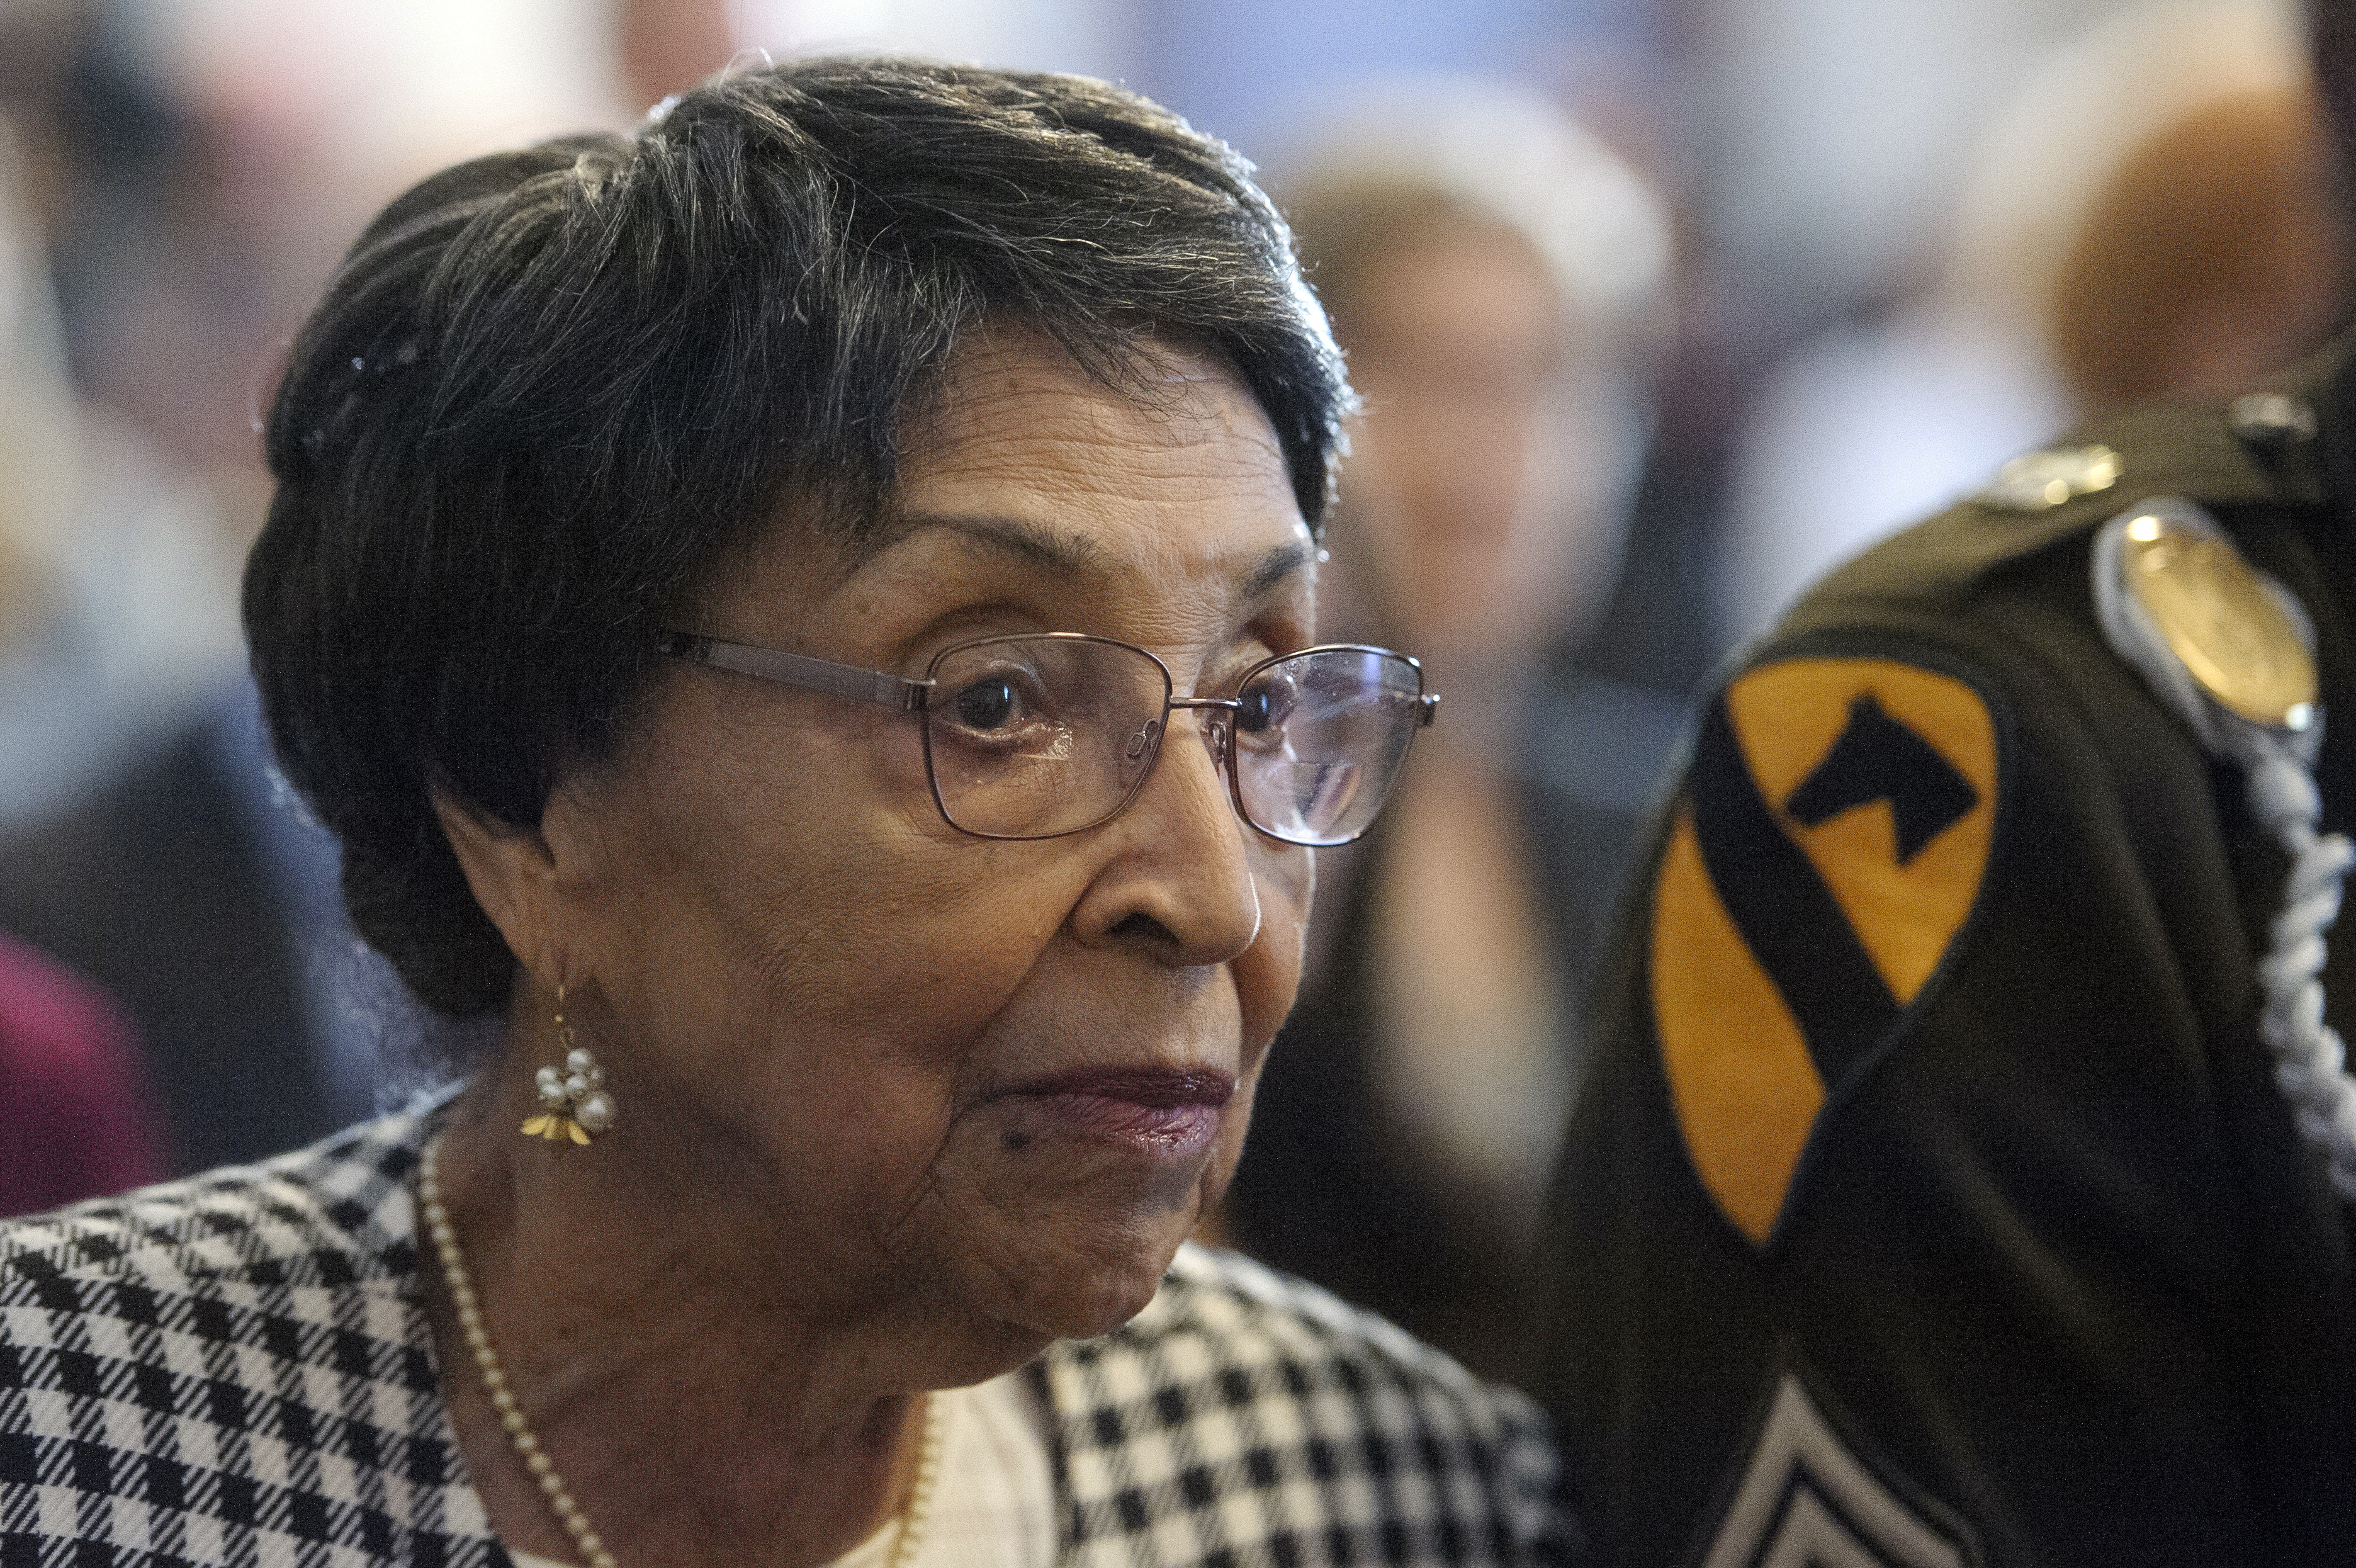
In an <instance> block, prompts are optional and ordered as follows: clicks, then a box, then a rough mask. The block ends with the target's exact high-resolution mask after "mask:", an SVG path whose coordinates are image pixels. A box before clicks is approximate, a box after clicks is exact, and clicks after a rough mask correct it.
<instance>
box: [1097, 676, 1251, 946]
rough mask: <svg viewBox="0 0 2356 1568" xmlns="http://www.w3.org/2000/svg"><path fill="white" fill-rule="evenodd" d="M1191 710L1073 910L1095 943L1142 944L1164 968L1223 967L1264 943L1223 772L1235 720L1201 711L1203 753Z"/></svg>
mask: <svg viewBox="0 0 2356 1568" xmlns="http://www.w3.org/2000/svg"><path fill="white" fill-rule="evenodd" d="M1185 714H1186V711H1185V710H1181V711H1180V712H1178V713H1173V714H1171V716H1170V727H1171V731H1172V732H1173V733H1169V734H1165V735H1164V736H1162V751H1161V755H1160V757H1157V758H1156V759H1155V762H1154V767H1153V771H1152V773H1151V775H1149V776H1148V777H1147V779H1146V780H1145V787H1144V788H1143V789H1141V790H1140V791H1139V792H1138V795H1137V798H1136V799H1135V800H1131V801H1130V804H1129V809H1128V810H1127V811H1123V812H1122V813H1121V814H1120V815H1119V817H1116V818H1115V819H1113V821H1112V822H1108V823H1107V824H1106V825H1105V828H1104V829H1103V832H1104V835H1105V836H1104V840H1103V843H1105V845H1106V849H1107V856H1106V859H1105V862H1104V864H1103V865H1102V867H1101V868H1100V869H1099V870H1098V874H1097V875H1096V878H1095V879H1094V880H1093V881H1092V882H1091V883H1090V884H1089V886H1088V890H1087V893H1086V894H1085V895H1083V896H1082V897H1081V899H1080V903H1079V906H1078V908H1076V909H1075V910H1074V911H1073V919H1074V922H1075V925H1076V929H1077V930H1078V934H1079V935H1080V937H1081V939H1082V940H1085V941H1089V942H1121V941H1133V942H1141V943H1143V944H1145V945H1146V946H1148V947H1149V948H1151V949H1152V950H1154V951H1155V953H1156V956H1157V957H1159V958H1160V959H1162V961H1165V962H1169V963H1173V964H1178V965H1186V966H1193V965H1207V964H1215V963H1224V962H1226V961H1227V960H1229V959H1232V958H1234V957H1236V956H1237V954H1238V953H1241V952H1242V951H1243V950H1245V949H1247V948H1248V947H1250V946H1251V944H1252V942H1253V940H1254V939H1256V938H1257V937H1258V935H1259V921H1260V908H1259V889H1258V885H1257V884H1256V883H1255V882H1254V881H1253V880H1252V872H1251V856H1250V849H1249V845H1248V842H1247V835H1248V834H1249V833H1250V832H1251V831H1252V830H1251V829H1250V827H1249V826H1248V825H1247V824H1246V823H1245V822H1244V821H1243V819H1242V818H1241V817H1239V816H1237V814H1236V810H1235V806H1234V803H1233V800H1232V799H1231V798H1230V796H1229V793H1228V789H1227V778H1226V770H1225V768H1224V767H1223V764H1224V762H1225V758H1226V746H1227V745H1228V738H1227V728H1228V715H1227V714H1225V713H1222V712H1219V711H1217V710H1207V711H1206V710H1201V709H1197V710H1193V712H1192V717H1193V720H1194V723H1195V724H1196V725H1198V726H1200V731H1201V737H1202V740H1203V743H1204V744H1203V745H1201V746H1190V745H1188V744H1186V737H1185V735H1184V733H1183V727H1182V725H1183V722H1184V715H1185Z"/></svg>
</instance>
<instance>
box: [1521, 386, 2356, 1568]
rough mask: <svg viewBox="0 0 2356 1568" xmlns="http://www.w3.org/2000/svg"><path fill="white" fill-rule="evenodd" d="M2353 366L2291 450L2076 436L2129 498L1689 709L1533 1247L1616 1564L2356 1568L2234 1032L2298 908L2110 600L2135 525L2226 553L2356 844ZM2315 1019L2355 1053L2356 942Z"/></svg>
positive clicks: (2011, 525) (2241, 434)
mask: <svg viewBox="0 0 2356 1568" xmlns="http://www.w3.org/2000/svg"><path fill="white" fill-rule="evenodd" d="M2345 362H2346V355H2345V354H2344V352H2340V351H2335V353H2334V354H2332V355H2330V356H2328V362H2326V363H2322V364H2319V366H2318V367H2316V368H2315V369H2314V371H2313V373H2312V374H2311V375H2308V376H2306V377H2304V378H2303V379H2301V380H2299V381H2296V382H2294V383H2286V384H2288V385H2293V386H2294V387H2295V389H2296V390H2297V392H2299V393H2300V395H2301V396H2302V397H2304V398H2305V399H2306V400H2307V403H2306V406H2308V407H2311V408H2312V409H2313V410H2314V411H2315V412H2316V413H2318V414H2319V426H2320V434H2319V435H2316V436H2314V437H2312V438H2309V437H2307V436H2304V435H2301V434H2300V433H2299V432H2298V431H2297V429H2296V428H2292V427H2290V426H2287V425H2286V424H2283V423H2282V422H2280V421H2277V422H2276V423H2275V424H2271V425H2265V426H2253V425H2252V424H2251V423H2250V421H2249V420H2248V418H2247V417H2246V410H2247V408H2248V406H2249V405H2248V404H2247V403H2246V402H2245V403H2241V404H2237V405H2234V406H2235V409H2236V410H2238V411H2241V412H2242V413H2243V417H2242V418H2241V419H2240V420H2239V421H2238V423H2237V420H2236V418H2235V417H2234V415H2233V413H2229V412H2228V410H2227V409H2225V408H2223V407H2218V408H2199V409H2174V410H2159V411H2151V412H2146V413H2138V414H2135V415H2131V416H2127V417H2125V418H2122V419H2120V420H2118V421H2115V422H2114V423H2112V424H2109V425H2107V426H2105V427H2104V428H2101V429H2098V430H2094V431H2092V432H2089V433H2085V434H2083V435H2081V436H2079V437H2077V438H2075V439H2076V440H2077V441H2078V442H2082V443H2102V444H2104V445H2106V446H2108V447H2110V448H2113V449H2115V453H2116V455H2117V456H2118V459H2119V461H2118V465H2117V466H2118V468H2119V470H2120V472H2119V477H2118V478H2116V480H2115V483H2113V484H2111V485H2110V486H2109V487H2108V488H2106V489H2103V490H2101V491H2100V492H2099V493H2094V494H2086V495H2081V496H2077V497H2075V498H2073V499H2063V500H2060V501H2059V502H2058V503H2057V504H2015V505H1994V504H1987V503H1985V502H1978V501H1975V502H1967V503H1965V504H1964V505H1961V506H1959V507H1957V508H1955V509H1954V510H1951V511H1949V512H1947V513H1945V514H1944V515H1943V516H1940V517H1938V518H1935V519H1933V520H1932V521H1929V522H1927V523H1924V524H1922V526H1920V527H1917V528H1915V529H1913V530H1912V531H1911V532H1907V533H1905V534H1902V535H1901V536H1899V537H1898V538H1896V539H1894V540H1892V541H1891V542H1889V543H1887V544H1885V545H1883V546H1881V547H1879V548H1878V549H1876V550H1874V551H1872V552H1870V553H1868V554H1866V555H1865V556H1863V557H1861V558H1860V559H1858V561H1856V562H1854V563H1852V564H1850V565H1848V566H1847V567H1846V568H1845V569H1844V570H1842V571H1841V572H1839V573H1838V574H1837V575H1835V576H1833V577H1832V578H1831V579H1829V580H1828V581H1827V582H1826V583H1825V584H1824V585H1821V586H1820V587H1819V588H1818V589H1817V590H1816V591H1815V593H1814V594H1813V595H1812V596H1810V597H1809V598H1808V599H1807V600H1805V601H1804V603H1803V604H1802V605H1801V606H1800V607H1799V608H1798V609H1796V610H1795V611H1794V613H1793V614H1792V615H1791V616H1790V617H1789V618H1788V619H1786V620H1785V621H1784V623H1783V625H1782V627H1781V628H1778V630H1777V631H1776V632H1775V633H1774V634H1773V635H1772V637H1770V638H1769V639H1767V640H1766V641H1765V642H1764V643H1763V644H1762V645H1761V646H1759V647H1757V648H1755V649H1753V650H1750V651H1749V652H1748V653H1747V654H1746V655H1745V656H1744V657H1743V659H1742V660H1741V661H1740V666H1739V667H1738V669H1737V671H1736V673H1735V675H1734V676H1733V677H1732V678H1731V679H1730V681H1729V682H1727V683H1726V685H1725V686H1724V687H1723V688H1722V689H1721V691H1720V693H1719V697H1718V699H1717V700H1716V701H1715V702H1714V703H1711V704H1709V705H1708V706H1707V707H1706V709H1705V712H1704V714H1703V716H1702V718H1701V719H1700V720H1699V721H1698V724H1697V732H1696V735H1695V736H1694V739H1693V742H1692V749H1691V753H1690V757H1689V761H1688V763H1687V768H1686V770H1685V774H1684V778H1683V781H1682V784H1681V786H1680V788H1679V789H1678V791H1677V793H1676V796H1675V797H1674V799H1673V800H1672V801H1671V803H1670V805H1669V807H1668V808H1667V810H1666V812H1665V816H1664V818H1663V820H1662V821H1661V822H1659V824H1658V825H1657V828H1656V832H1655V840H1654V844H1653V848H1652V852H1651V853H1652V859H1651V862H1650V866H1651V869H1650V871H1649V872H1648V873H1645V874H1642V875H1640V876H1639V877H1638V879H1637V882H1636V884H1635V886H1636V889H1637V891H1636V893H1635V896H1634V897H1633V899H1632V902H1631V905H1630V907H1628V908H1624V909H1623V910H1622V914H1621V918H1620V921H1619V925H1618V929H1617V931H1616V934H1615V937H1614V939H1613V943H1612V948H1611V950H1610V955H1609V957H1608V958H1607V960H1606V963H1605V967H1604V972H1603V973H1602V975H1601V978H1600V981H1599V990H1598V1001H1597V1004H1596V1007H1595V1010H1594V1013H1593V1016H1592V1018H1591V1023H1590V1027H1591V1030H1592V1036H1591V1037H1592V1039H1593V1041H1594V1050H1595V1053H1596V1057H1595V1060H1594V1066H1593V1068H1592V1069H1591V1073H1590V1078H1589V1079H1588V1081H1587V1083H1586V1085H1585V1087H1584V1089H1583V1091H1582V1093H1581V1096H1580V1101H1579V1103H1578V1109H1577V1111H1576V1112H1575V1115H1574V1120H1573V1124H1572V1126H1571V1129H1570V1133H1569V1143H1568V1146H1567V1153H1566V1157H1565V1163H1564V1165H1563V1168H1562V1172H1561V1176H1560V1178H1559V1186H1558V1191H1557V1196H1556V1200H1555V1206H1554V1210H1553V1213H1552V1216H1551V1219H1550V1221H1549V1229H1548V1240H1547V1262H1546V1272H1547V1276H1548V1280H1549V1290H1550V1292H1551V1300H1550V1302H1549V1304H1548V1305H1547V1318H1546V1322H1545V1345H1546V1349H1545V1357H1546V1364H1547V1372H1546V1386H1545V1388H1544V1393H1545V1395H1546V1397H1547V1402H1549V1403H1550V1405H1551V1407H1552V1412H1553V1414H1554V1415H1555V1417H1556V1420H1557V1424H1558V1430H1559V1432H1560V1434H1561V1437H1562V1441H1563V1443H1564V1444H1565V1448H1566V1460H1567V1465H1568V1468H1569V1477H1570V1484H1571V1487H1572V1491H1573V1498H1574V1502H1575V1504H1576V1506H1578V1507H1580V1509H1582V1510H1583V1511H1584V1513H1585V1516H1586V1520H1587V1522H1588V1524H1589V1525H1590V1528H1591V1530H1592V1533H1593V1536H1594V1538H1595V1542H1596V1545H1597V1547H1598V1557H1599V1560H1600V1561H1601V1562H1603V1563H1611V1564H1615V1565H1616V1564H1631V1565H1641V1564H1656V1563H1657V1564H1665V1563H1710V1564H1712V1565H1717V1564H1732V1563H1746V1564H1747V1563H1770V1562H1775V1563H1783V1562H1793V1563H1922V1564H1944V1563H1998V1564H2008V1565H2010V1564H2024V1565H2025V1564H2060V1563H2137V1564H2145V1563H2184V1564H2195V1563H2197V1564H2217V1563H2324V1562H2345V1561H2351V1560H2356V1273H2351V1233H2350V1219H2349V1213H2348V1211H2347V1209H2346V1208H2344V1207H2343V1205H2342V1204H2341V1203H2340V1201H2339V1200H2338V1199H2337V1198H2336V1197H2335V1196H2334V1194H2333V1191H2332V1189H2331V1187H2330V1186H2329V1181H2328V1179H2327V1177H2326V1176H2325V1174H2324V1171H2323V1167H2322V1163H2321V1161H2320V1159H2319V1156H2318V1155H2316V1154H2315V1153H2314V1152H2313V1151H2312V1150H2310V1149H2309V1148H2308V1146H2307V1145H2306V1144H2304V1143H2303V1141H2302V1140H2301V1138H2300V1136H2299V1134H2298V1133H2297V1129H2296V1127H2295V1125H2294V1122H2293V1120H2292V1117H2291V1114H2290V1112H2289V1110H2288V1108H2287V1106H2286V1102H2285V1101H2284V1100H2283V1098H2282V1097H2281V1095H2280V1094H2279V1092H2278V1091H2277V1090H2276V1086H2275V1084H2274V1082H2273V1076H2272V1074H2273V1069H2272V1063H2271V1060H2270V1058H2269V1056H2268V1054H2267V1052H2266V1050H2265V1047H2264V1046H2263V1045H2262V1044H2261V1042H2260V1040H2259V1038H2258V1036H2257V1032H2256V1013H2257V1006H2258V993H2257V987H2256V983H2255V980H2254V969H2253V965H2254V955H2258V954H2262V953H2263V952H2264V951H2265V949H2266V946H2267V942H2268V940H2269V939H2268V937H2267V935H2266V928H2267V922H2268V921H2269V920H2270V919H2271V918H2272V917H2273V915H2274V913H2275V912H2276V909H2277V908H2279V901H2280V888H2281V882H2282V876H2283V874H2284V871H2285V869H2286V866H2285V862H2284V859H2283V857H2282V856H2281V855H2280V854H2277V853H2276V852H2275V851H2274V850H2273V849H2272V848H2271V847H2270V845H2269V844H2268V843H2266V842H2265V840H2264V839H2263V837H2262V836H2261V835H2260V834H2259V833H2258V832H2257V831H2256V830H2255V829H2254V828H2253V827H2252V826H2251V825H2250V824H2249V823H2248V822H2247V819H2246V817H2245V814H2244V804H2243V800H2242V785H2241V779H2240V775H2239V774H2238V772H2237V771H2236V770H2235V769H2233V768H2231V767H2230V766H2221V765H2218V764H2214V763H2212V762H2211V759H2210V758H2209V757H2207V756H2206V755H2205V754H2204V753H2203V752H2202V751H2201V749H2200V747H2199V746H2197V745H2196V743H2195V742H2194V740H2193V739H2192V737H2191V736H2190V734H2189V732H2188V731H2187V730H2186V729H2185V728H2184V727H2183V726H2182V725H2180V723H2179V721H2178V720H2176V719H2174V718H2173V717H2171V716H2170V715H2169V713H2168V712H2167V711H2165V710H2164V709H2163V708H2162V707H2161V706H2160V705H2159V703H2158V702H2157V701H2156V700H2155V699H2154V697H2153V696H2152V695H2151V693H2149V692H2148V690H2147V688H2146V686H2145V685H2144V684H2143V682H2142V681H2141V679H2140V678H2139V677H2138V676H2137V675H2136V673H2135V672H2134V671H2132V670H2131V669H2129V668H2128V667H2127V666H2126V664H2125V663H2123V662H2122V661H2121V660H2119V659H2118V658H2117V657H2116V656H2115V654H2114V653H2113V652H2112V650H2111V649H2110V648H2109V646H2108V645H2107V644H2106V643H2105V641H2104V637H2103V634H2102V631H2101V629H2100V628H2099V627H2098V625H2097V624H2096V620H2095V614H2094V599H2093V595H2092V591H2091V588H2090V580H2089V559H2090V550H2091V544H2092V540H2093V536H2094V532H2096V531H2097V530H2098V529H2099V528H2100V526H2101V525H2102V524H2103V523H2104V522H2105V521H2108V520H2110V519H2112V518H2114V517H2116V516H2118V515H2119V514H2120V513H2121V512H2122V511H2123V510H2126V509H2127V508H2129V507H2130V506H2132V505H2133V504H2134V503H2135V502H2136V500H2138V499H2142V498H2146V497H2158V496H2167V495H2172V496H2179V497H2182V498H2185V499H2190V500H2193V501H2195V502H2196V503H2197V504H2199V505H2201V507H2203V508H2205V509H2206V510H2208V511H2209V512H2210V513H2211V515H2212V516H2213V517H2214V518H2216V519H2217V520H2218V521H2220V522H2221V523H2222V525H2223V526H2224V527H2225V528H2226V529H2227V530H2228V531H2229V532H2230V533H2231V534H2232V536H2233V539H2234V540H2235V542H2237V543H2238V545H2239V547H2240V548H2241V550H2242V552H2243V553H2244V556H2245V557H2246V558H2247V559H2249V560H2250V561H2251V562H2253V563H2254V564H2257V565H2259V566H2261V567H2263V568H2264V569H2265V570H2266V571H2268V572H2270V573H2272V574H2274V575H2276V577H2277V578H2278V579H2279V580H2280V581H2281V582H2282V583H2283V584H2284V585H2286V586H2287V587H2288V588H2289V589H2290V591H2291V592H2292V593H2293V594H2294V595H2296V596H2297V598H2298V599H2299V600H2300V601H2301V602H2302V604H2303V605H2304V606H2305V607H2306V609H2307V611H2308V614H2309V615H2310V616H2311V617H2312V618H2313V620H2314V623H2315V628H2316V633H2317V652H2318V658H2319V667H2320V679H2321V685H2322V694H2323V698H2324V702H2325V706H2326V709H2327V713H2328V725H2327V731H2326V736H2325V745H2324V748H2323V751H2322V756H2321V761H2320V765H2319V782H2320V784H2321V787H2322V793H2323V797H2324V802H2325V803H2324V826H2325V828H2326V829H2341V830H2345V829H2349V828H2351V827H2356V663H2351V660H2356V640H2351V637H2356V628H2351V621H2350V615H2351V610H2356V534H2351V532H2350V531H2351V527H2356V510H2351V508H2356V403H2351V391H2356V381H2351V380H2350V377H2349V374H2348V372H2347V371H2345V370H2344V368H2343V367H2344V366H2345ZM1826 482H1827V484H1833V483H1837V482H1838V476H1837V475H1827V476H1826ZM2054 494H2056V495H2059V494H2060V490H2059V489H2056V491H2055V492H2054ZM2324 979H2325V984H2326V989H2327V994H2328V996H2329V1004H2330V1007H2329V1017H2330V1019H2331V1020H2332V1021H2333V1022H2334V1023H2335V1024H2336V1025H2337V1026H2339V1027H2340V1028H2341V1029H2342V1030H2347V1031H2351V1033H2356V930H2349V931H2345V932H2343V933H2342V934H2341V935H2340V940H2338V941H2337V942H2336V943H2335V944H2334V945H2333V950H2332V953H2331V958H2330V962H2329V966H2328V969H2327V971H2326V972H2325V976H2324Z"/></svg>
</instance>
